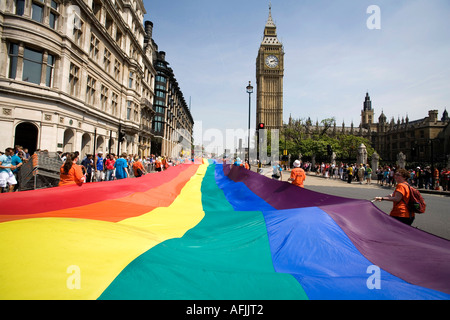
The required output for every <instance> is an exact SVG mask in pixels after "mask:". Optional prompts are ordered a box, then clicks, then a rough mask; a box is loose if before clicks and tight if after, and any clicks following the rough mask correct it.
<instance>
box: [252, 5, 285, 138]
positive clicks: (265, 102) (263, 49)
mask: <svg viewBox="0 0 450 320" xmlns="http://www.w3.org/2000/svg"><path fill="white" fill-rule="evenodd" d="M283 76H284V48H283V44H282V43H281V42H280V41H279V40H278V38H277V27H276V25H275V23H274V22H273V19H272V12H271V8H269V18H268V20H267V23H266V26H265V28H264V38H263V40H262V43H261V45H260V48H259V51H258V56H257V58H256V86H257V89H256V127H257V128H258V125H259V124H260V123H264V126H265V128H266V129H282V128H283Z"/></svg>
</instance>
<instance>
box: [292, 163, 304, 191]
mask: <svg viewBox="0 0 450 320" xmlns="http://www.w3.org/2000/svg"><path fill="white" fill-rule="evenodd" d="M300 166H301V162H300V160H295V161H294V169H292V171H291V176H290V177H289V179H288V181H292V184H293V185H294V186H298V187H300V188H304V185H303V182H304V181H305V179H306V174H305V170H303V169H302V168H301V167H300Z"/></svg>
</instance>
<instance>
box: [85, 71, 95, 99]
mask: <svg viewBox="0 0 450 320" xmlns="http://www.w3.org/2000/svg"><path fill="white" fill-rule="evenodd" d="M96 82H97V81H96V80H95V79H94V78H92V77H91V76H88V77H87V85H86V104H88V105H91V106H93V105H95V84H96Z"/></svg>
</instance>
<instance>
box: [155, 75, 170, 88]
mask: <svg viewBox="0 0 450 320" xmlns="http://www.w3.org/2000/svg"><path fill="white" fill-rule="evenodd" d="M158 81H159V82H164V83H166V81H167V80H166V78H165V77H163V76H156V82H158ZM164 89H166V88H164Z"/></svg>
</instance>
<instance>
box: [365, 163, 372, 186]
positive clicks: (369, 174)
mask: <svg viewBox="0 0 450 320" xmlns="http://www.w3.org/2000/svg"><path fill="white" fill-rule="evenodd" d="M365 174H366V181H367V184H372V168H371V167H370V165H369V164H368V165H366V173H365Z"/></svg>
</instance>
